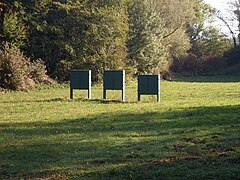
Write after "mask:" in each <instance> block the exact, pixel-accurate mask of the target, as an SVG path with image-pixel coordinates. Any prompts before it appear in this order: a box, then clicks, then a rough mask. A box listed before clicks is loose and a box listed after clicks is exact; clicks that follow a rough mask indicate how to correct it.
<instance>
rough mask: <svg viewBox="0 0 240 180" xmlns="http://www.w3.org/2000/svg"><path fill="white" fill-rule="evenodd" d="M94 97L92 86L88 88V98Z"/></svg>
mask: <svg viewBox="0 0 240 180" xmlns="http://www.w3.org/2000/svg"><path fill="white" fill-rule="evenodd" d="M91 98H92V91H91V87H90V88H89V89H88V99H91Z"/></svg>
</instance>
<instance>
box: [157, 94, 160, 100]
mask: <svg viewBox="0 0 240 180" xmlns="http://www.w3.org/2000/svg"><path fill="white" fill-rule="evenodd" d="M157 102H160V93H158V95H157Z"/></svg>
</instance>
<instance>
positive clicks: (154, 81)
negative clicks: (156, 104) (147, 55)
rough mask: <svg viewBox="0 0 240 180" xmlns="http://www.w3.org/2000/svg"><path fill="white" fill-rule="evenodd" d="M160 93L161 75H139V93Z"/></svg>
mask: <svg viewBox="0 0 240 180" xmlns="http://www.w3.org/2000/svg"><path fill="white" fill-rule="evenodd" d="M159 91H160V76H159V75H138V93H139V94H146V95H147V94H149V95H150V94H152V95H155V94H158V92H159Z"/></svg>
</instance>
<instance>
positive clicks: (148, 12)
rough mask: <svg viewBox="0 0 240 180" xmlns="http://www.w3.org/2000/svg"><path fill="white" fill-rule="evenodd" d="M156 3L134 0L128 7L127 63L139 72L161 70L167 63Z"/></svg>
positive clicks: (147, 0) (149, 0)
mask: <svg viewBox="0 0 240 180" xmlns="http://www.w3.org/2000/svg"><path fill="white" fill-rule="evenodd" d="M156 5H157V4H156V2H155V1H151V0H134V2H133V3H132V4H131V5H130V6H129V8H128V14H129V22H130V31H129V38H128V43H127V47H128V58H129V65H131V66H133V67H135V68H136V69H137V71H138V72H139V73H150V72H159V71H163V70H164V69H165V68H166V67H167V66H168V63H169V62H168V51H167V49H166V48H165V47H164V45H163V43H162V39H163V35H164V34H163V27H162V20H161V18H160V16H158V14H157V12H156Z"/></svg>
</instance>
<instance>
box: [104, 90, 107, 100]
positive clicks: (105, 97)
mask: <svg viewBox="0 0 240 180" xmlns="http://www.w3.org/2000/svg"><path fill="white" fill-rule="evenodd" d="M103 99H107V92H106V89H105V88H103Z"/></svg>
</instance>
